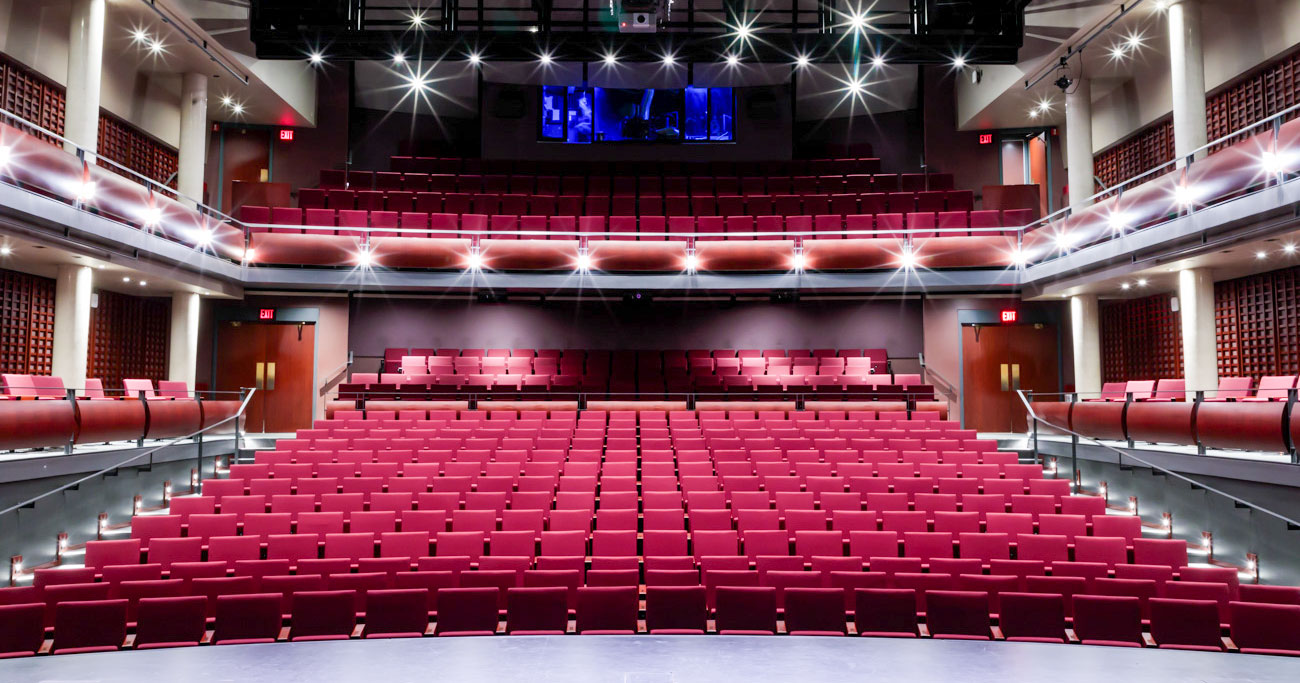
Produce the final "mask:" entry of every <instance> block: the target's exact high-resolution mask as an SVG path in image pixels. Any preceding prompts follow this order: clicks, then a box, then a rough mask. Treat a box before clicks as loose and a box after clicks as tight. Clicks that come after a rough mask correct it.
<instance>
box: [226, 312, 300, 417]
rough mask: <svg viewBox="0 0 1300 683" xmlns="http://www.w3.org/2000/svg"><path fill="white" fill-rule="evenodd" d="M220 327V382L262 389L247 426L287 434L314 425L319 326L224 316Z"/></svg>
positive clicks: (232, 386)
mask: <svg viewBox="0 0 1300 683" xmlns="http://www.w3.org/2000/svg"><path fill="white" fill-rule="evenodd" d="M219 325H220V327H219V329H218V331H217V365H216V374H217V376H216V387H217V388H218V389H222V390H232V391H233V390H238V389H240V388H244V387H253V388H256V389H257V392H256V393H255V394H254V395H253V400H252V401H251V402H250V403H249V404H248V412H247V415H246V420H245V425H246V426H245V428H244V429H245V431H247V432H249V433H252V434H259V433H284V432H293V431H295V430H298V429H306V428H309V427H311V415H312V401H313V400H314V396H313V384H314V378H313V374H314V370H315V364H316V326H315V325H314V324H312V323H261V322H247V321H223V322H221V323H219Z"/></svg>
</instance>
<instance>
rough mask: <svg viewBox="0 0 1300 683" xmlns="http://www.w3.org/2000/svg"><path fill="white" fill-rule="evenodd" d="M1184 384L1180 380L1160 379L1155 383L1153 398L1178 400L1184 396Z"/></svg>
mask: <svg viewBox="0 0 1300 683" xmlns="http://www.w3.org/2000/svg"><path fill="white" fill-rule="evenodd" d="M1185 389H1186V382H1185V381H1184V380H1181V379H1162V380H1159V381H1157V382H1156V392H1155V398H1160V399H1180V398H1182V397H1183V395H1184V390H1185Z"/></svg>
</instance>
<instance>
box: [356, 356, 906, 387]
mask: <svg viewBox="0 0 1300 683" xmlns="http://www.w3.org/2000/svg"><path fill="white" fill-rule="evenodd" d="M395 350H397V351H402V352H403V354H406V353H409V351H407V350H400V349H385V350H384V354H385V361H386V363H387V362H388V361H391V358H389V356H388V354H389V353H391V352H392V351H395ZM425 350H426V351H428V350H431V349H425ZM500 350H501V351H505V350H506V349H500ZM530 350H531V349H530ZM625 358H627V357H625ZM398 361H399V362H398V365H397V367H395V368H392V369H388V370H384V374H392V375H425V374H458V375H475V374H512V375H530V374H534V373H537V374H545V375H559V374H566V375H567V374H576V375H582V374H592V375H605V374H609V373H610V372H611V370H610V369H609V368H608V367H607V366H605V365H604V364H602V363H600V362H593V363H591V369H590V372H588V371H587V369H586V366H587V363H585V362H584V361H583V360H582V359H579V358H566V359H561V358H558V357H550V358H533V357H532V356H512V357H504V356H486V357H482V356H466V357H455V356H439V355H433V354H429V355H401V356H399V357H398ZM885 364H887V361H885V360H877V359H876V358H871V357H855V358H844V357H832V358H786V357H781V358H764V357H750V358H734V357H733V358H717V359H714V358H692V359H689V360H688V359H687V358H686V357H685V356H678V357H675V358H674V357H669V358H666V359H663V360H662V361H660V359H658V358H653V357H651V358H641V359H640V362H638V363H637V365H636V366H635V369H636V371H637V372H638V373H650V374H664V373H677V374H683V375H685V374H692V375H696V374H703V375H765V374H768V375H846V374H852V375H868V374H876V373H875V371H874V370H873V369H874V368H878V367H881V366H882V365H885ZM390 365H391V364H390ZM633 368H634V366H632V365H630V364H628V363H626V361H625V362H624V363H622V364H619V365H616V366H615V367H614V369H613V371H614V372H616V373H618V374H624V373H627V372H630V371H632V370H633ZM361 374H367V375H369V374H373V373H353V378H354V379H355V378H356V377H357V376H358V375H361ZM893 378H894V381H895V383H898V384H903V385H907V384H920V381H921V376H920V375H919V374H908V373H900V374H896V375H894V376H893ZM391 379H392V380H393V381H396V380H397V377H392V378H391ZM883 379H884V382H885V383H889V380H890V378H889V376H888V373H885V376H884V377H883ZM384 381H385V382H387V381H388V380H384Z"/></svg>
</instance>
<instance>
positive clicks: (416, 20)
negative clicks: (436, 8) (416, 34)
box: [411, 12, 424, 28]
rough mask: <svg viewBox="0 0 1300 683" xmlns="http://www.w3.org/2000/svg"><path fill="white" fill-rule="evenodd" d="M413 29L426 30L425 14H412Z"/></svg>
mask: <svg viewBox="0 0 1300 683" xmlns="http://www.w3.org/2000/svg"><path fill="white" fill-rule="evenodd" d="M411 28H424V12H411Z"/></svg>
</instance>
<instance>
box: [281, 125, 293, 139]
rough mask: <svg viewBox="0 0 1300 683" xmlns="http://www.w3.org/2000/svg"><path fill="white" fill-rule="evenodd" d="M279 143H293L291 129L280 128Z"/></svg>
mask: <svg viewBox="0 0 1300 683" xmlns="http://www.w3.org/2000/svg"><path fill="white" fill-rule="evenodd" d="M280 141H281V142H293V129H292V128H281V129H280Z"/></svg>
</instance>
